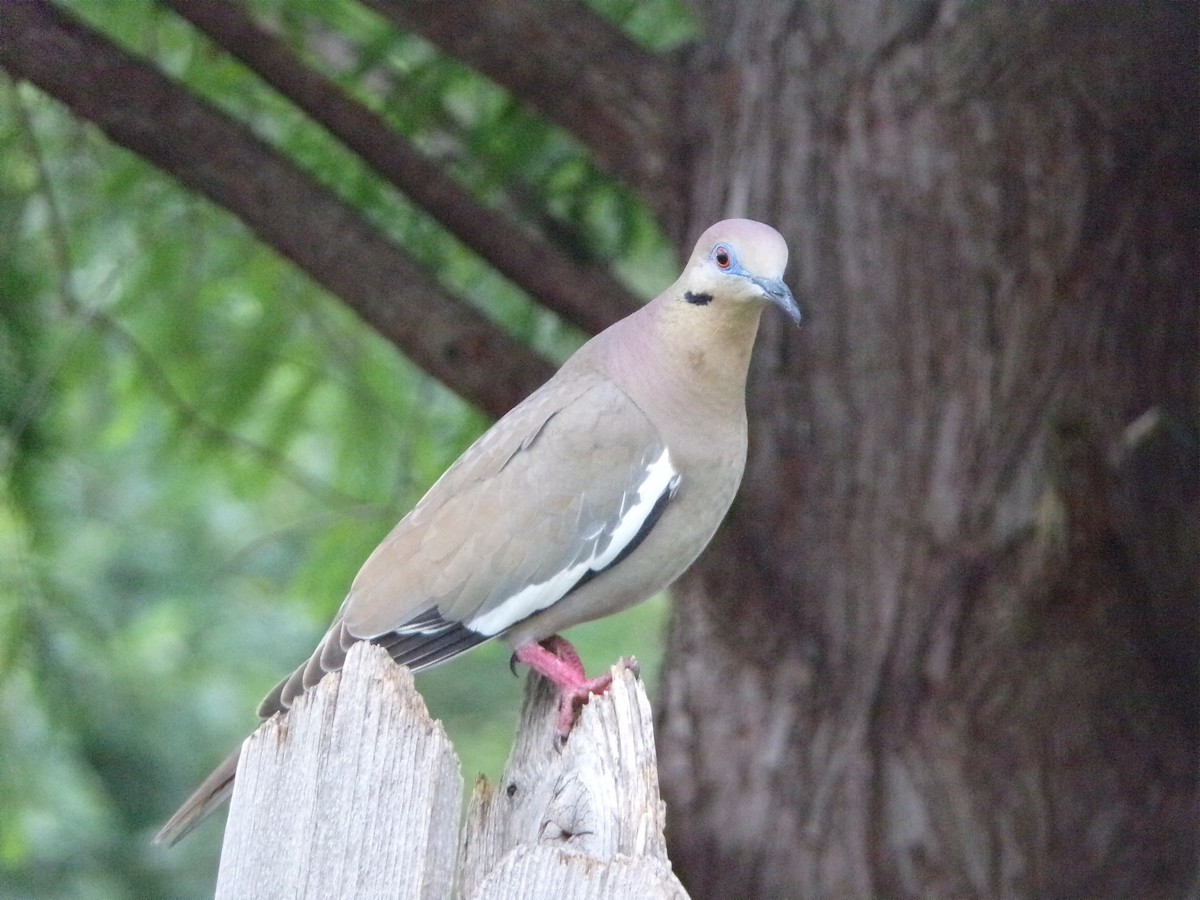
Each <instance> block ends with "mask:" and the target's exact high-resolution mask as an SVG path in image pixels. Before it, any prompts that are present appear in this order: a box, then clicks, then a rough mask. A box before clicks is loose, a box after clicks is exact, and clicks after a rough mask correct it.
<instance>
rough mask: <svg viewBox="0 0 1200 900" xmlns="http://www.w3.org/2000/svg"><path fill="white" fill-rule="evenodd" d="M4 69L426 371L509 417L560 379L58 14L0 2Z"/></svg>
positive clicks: (194, 102)
mask: <svg viewBox="0 0 1200 900" xmlns="http://www.w3.org/2000/svg"><path fill="white" fill-rule="evenodd" d="M0 36H2V39H0V66H2V67H3V68H4V69H5V70H7V71H8V72H9V74H10V75H12V77H13V78H16V79H21V80H27V81H29V82H31V83H32V84H35V85H37V87H39V88H40V89H42V90H44V91H46V92H47V93H48V94H50V95H52V96H54V97H56V98H57V99H58V100H60V101H62V102H63V103H65V104H67V105H68V106H69V107H71V109H72V111H73V112H75V113H76V114H77V115H78V116H80V117H81V118H84V119H87V120H89V121H92V122H94V123H95V124H96V125H98V126H99V127H100V128H102V129H103V130H104V132H105V133H106V134H107V135H108V136H109V137H110V138H111V139H112V140H113V141H115V142H116V143H118V144H121V145H122V146H124V147H127V148H129V149H130V150H132V151H134V152H135V153H138V154H140V155H141V156H143V157H144V158H145V159H147V160H148V161H150V162H152V163H154V164H155V165H157V166H159V167H160V168H162V169H163V170H164V171H166V172H168V173H170V174H171V175H173V176H174V177H175V178H178V179H179V180H180V181H181V182H183V183H184V184H186V185H188V186H189V187H190V188H192V189H193V190H196V191H198V192H199V193H201V194H203V195H204V196H206V197H208V198H209V199H210V200H213V201H214V202H216V203H218V204H220V205H221V206H224V207H225V208H226V209H228V210H229V211H230V212H232V213H233V214H234V215H236V216H237V217H238V218H240V219H241V220H242V221H243V222H245V223H246V225H248V226H249V227H250V228H251V229H252V230H253V231H254V232H255V234H256V235H258V237H259V238H260V239H261V240H262V241H263V242H264V243H266V244H268V245H270V246H271V247H273V248H274V249H275V250H277V251H278V252H279V253H281V254H283V255H284V256H286V257H288V258H289V259H291V260H292V261H293V262H295V263H296V264H297V265H298V266H299V267H300V268H301V269H303V270H304V271H305V272H307V273H308V274H309V275H310V276H311V277H312V278H313V279H314V280H315V281H317V282H318V283H320V284H321V285H323V286H324V287H326V288H327V289H328V290H330V291H331V292H332V293H334V294H337V295H338V296H339V297H341V298H342V299H343V300H344V301H345V302H346V303H347V304H348V305H349V306H350V307H352V308H353V309H354V310H355V311H356V312H357V313H358V314H359V315H361V316H362V317H363V319H365V320H366V321H367V322H368V323H370V325H371V326H372V327H374V328H375V329H376V330H377V331H379V332H380V333H381V334H382V335H384V336H385V337H387V338H388V339H390V340H391V341H393V342H395V343H396V344H397V346H399V347H401V348H403V349H404V351H405V353H407V354H408V355H409V356H410V357H411V358H412V359H413V361H414V362H416V363H417V364H418V365H419V366H421V367H422V368H424V369H425V370H426V371H427V372H429V373H430V374H432V375H434V376H435V377H436V378H438V379H439V380H441V381H443V382H444V383H445V384H447V385H449V386H450V387H451V388H453V389H454V390H455V391H457V392H458V393H460V394H462V395H463V396H464V397H466V398H467V399H469V400H471V401H473V402H474V403H476V404H478V405H479V406H480V407H481V408H483V409H485V410H487V411H488V412H490V413H492V414H493V415H500V414H502V413H504V412H506V411H507V410H508V409H509V408H511V407H512V406H513V405H514V404H515V403H517V402H518V401H519V400H521V399H522V398H523V397H524V396H525V395H527V394H528V393H529V392H530V391H532V390H533V389H534V388H536V387H537V386H538V385H539V384H541V383H542V382H543V381H545V380H546V378H548V377H549V376H550V373H551V372H552V371H553V369H552V367H551V366H550V365H549V363H547V362H546V361H545V360H543V359H542V358H541V357H539V356H538V355H537V354H536V353H534V352H533V351H532V350H530V349H529V348H528V347H526V346H524V345H523V344H521V343H520V342H519V341H517V340H515V339H513V338H512V337H510V336H508V335H507V334H506V333H505V332H504V331H503V330H501V329H499V328H497V327H496V326H495V325H493V324H492V323H491V322H489V321H488V319H487V318H486V317H484V316H483V315H481V314H480V313H478V312H476V311H475V310H473V309H472V308H471V307H470V306H468V305H467V304H465V303H463V302H461V301H458V300H456V299H455V298H453V297H450V296H449V295H447V294H446V292H445V291H443V290H442V289H441V288H440V287H439V286H438V284H437V283H436V281H434V279H433V278H431V277H430V276H429V275H427V274H426V273H425V272H424V271H423V270H422V269H420V268H419V267H418V266H417V265H416V264H415V263H414V262H413V261H412V260H411V259H409V258H408V257H407V256H406V255H405V254H404V253H403V252H402V251H401V250H400V249H399V248H398V247H397V246H396V245H395V244H394V243H392V242H391V241H390V240H389V239H388V238H387V237H386V236H384V235H383V234H382V233H381V232H380V231H379V230H378V229H376V228H375V227H374V226H372V225H371V224H370V223H368V222H367V221H366V220H365V219H364V218H363V217H362V216H361V214H359V213H358V212H357V211H355V210H354V209H353V207H351V206H349V205H348V204H346V203H345V202H343V201H342V200H341V199H340V198H339V197H337V195H336V194H334V193H333V192H332V191H331V190H329V189H328V188H326V187H324V186H323V185H321V184H319V183H318V182H317V181H315V180H314V179H313V178H312V177H311V176H309V175H308V174H306V173H305V172H303V171H301V170H300V169H298V168H297V167H296V166H295V165H294V164H293V163H292V162H290V161H289V160H287V159H286V158H285V157H284V156H282V155H281V154H279V153H278V152H276V151H275V150H273V149H272V148H270V147H268V146H267V145H266V144H264V143H263V142H262V141H260V140H259V139H258V138H257V137H255V136H254V134H253V132H251V131H250V130H249V129H248V128H247V127H246V126H244V125H242V124H240V123H239V122H236V121H235V120H233V119H231V118H229V117H228V116H226V115H225V114H223V113H221V112H220V111H219V110H218V109H216V108H215V107H213V106H212V105H210V104H208V103H206V102H205V101H203V100H201V99H200V98H198V97H196V96H194V95H193V94H192V93H191V92H190V91H188V90H187V89H186V88H184V87H183V86H182V85H180V84H179V83H178V82H176V81H173V80H172V79H170V78H168V77H167V76H165V75H163V74H162V73H161V72H159V71H158V70H157V69H155V68H154V67H153V66H151V65H149V64H148V63H146V62H144V61H142V60H139V59H136V58H134V57H131V56H130V55H129V54H127V53H126V52H125V51H123V50H122V49H121V48H120V47H118V46H117V45H116V44H114V43H112V42H111V41H109V40H108V39H107V38H105V37H104V36H103V35H100V34H98V33H96V32H95V31H93V30H91V29H89V28H88V27H86V26H85V25H83V24H82V23H80V22H78V21H76V20H74V19H73V18H71V17H70V16H68V15H66V14H65V13H63V12H62V11H60V10H59V9H57V8H56V7H55V6H54V5H53V4H49V3H41V2H29V3H2V2H0Z"/></svg>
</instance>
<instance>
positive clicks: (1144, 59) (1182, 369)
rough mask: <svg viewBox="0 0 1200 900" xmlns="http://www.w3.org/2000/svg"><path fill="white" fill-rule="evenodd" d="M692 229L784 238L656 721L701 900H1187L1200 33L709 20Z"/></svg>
mask: <svg viewBox="0 0 1200 900" xmlns="http://www.w3.org/2000/svg"><path fill="white" fill-rule="evenodd" d="M699 5H700V6H701V7H702V8H703V9H702V10H701V12H702V15H703V16H704V17H705V19H706V20H707V21H706V29H705V33H706V34H707V35H708V40H706V42H705V43H703V44H701V45H700V46H699V47H698V48H697V49H696V50H695V51H694V52H693V54H692V55H691V56H690V58H689V59H688V60H687V63H686V64H687V66H688V68H689V70H690V73H689V78H688V79H687V84H688V85H689V93H688V96H687V100H686V103H687V110H686V115H685V116H684V120H685V121H686V122H687V123H688V126H689V134H688V141H687V144H688V146H689V147H690V148H691V151H692V154H693V156H692V158H691V159H690V160H688V161H687V164H688V166H689V169H690V172H691V177H692V179H693V181H692V184H691V202H690V222H689V227H688V228H687V229H685V230H686V231H687V233H688V234H692V235H694V234H696V233H698V232H699V230H700V229H701V227H703V226H704V225H706V224H708V223H709V222H711V221H714V220H716V219H718V218H721V217H724V216H728V215H743V214H744V215H749V216H752V217H754V218H761V219H763V220H765V221H768V222H772V223H774V224H776V225H777V226H778V227H779V228H780V229H781V230H782V231H783V233H784V234H785V235H786V237H787V238H788V240H789V243H790V245H791V248H792V262H791V264H790V267H789V276H788V277H789V281H791V282H792V283H793V284H794V285H796V287H797V288H798V292H797V296H798V297H799V298H800V299H801V302H802V305H804V306H805V307H806V313H807V315H808V322H807V324H806V326H805V329H804V330H803V331H802V332H801V333H800V334H796V333H795V332H793V331H792V330H791V329H790V328H788V326H787V325H786V324H785V323H783V322H782V321H781V320H778V319H777V318H770V320H769V321H764V333H763V334H762V336H761V338H760V346H759V348H758V351H757V354H756V369H755V372H754V377H753V379H752V381H753V383H752V387H751V396H750V418H751V422H752V425H751V427H752V434H751V455H750V463H749V467H748V471H747V474H746V480H745V483H744V485H743V488H742V494H741V498H740V500H739V502H738V504H737V505H736V506H735V508H734V510H733V512H732V514H731V516H730V519H729V521H728V523H727V527H726V528H725V529H724V530H723V532H722V533H721V535H720V536H719V538H718V540H717V541H716V542H715V543H714V545H713V546H712V547H710V549H709V550H708V552H707V553H706V554H705V556H704V557H703V559H702V561H701V562H700V563H699V564H698V565H697V566H696V567H695V568H694V569H693V570H692V572H691V573H690V574H689V575H688V576H686V577H685V579H684V580H683V581H682V582H681V583H680V584H679V585H678V586H677V588H676V592H675V594H676V600H677V605H676V609H677V614H676V616H675V618H674V621H673V625H672V630H671V635H670V650H669V654H668V669H667V671H666V672H665V680H664V690H663V697H662V699H661V701H660V703H659V711H660V719H661V721H660V729H659V737H660V742H661V743H660V761H661V776H662V780H663V785H664V793H665V795H666V798H667V802H668V809H669V819H670V831H669V834H668V838H669V841H670V843H671V847H670V854H671V858H672V859H673V860H674V861H675V864H676V868H677V871H679V872H680V874H681V876H682V878H683V880H684V883H685V884H686V885H687V887H688V889H689V891H690V892H691V893H692V895H693V896H694V897H732V896H737V897H752V896H757V897H771V898H778V897H841V896H854V897H869V896H890V897H906V896H923V897H938V896H940V897H949V896H955V897H965V896H1060V897H1063V896H1088V897H1102V896H1112V897H1132V896H1138V897H1152V896H1163V897H1166V896H1179V895H1181V894H1183V893H1185V892H1186V891H1188V890H1189V889H1190V890H1196V889H1197V886H1198V885H1200V882H1198V881H1197V876H1196V859H1197V852H1198V846H1197V837H1196V835H1197V827H1196V822H1197V820H1198V818H1200V807H1198V802H1197V771H1198V765H1200V761H1198V754H1197V746H1198V744H1197V741H1198V737H1200V735H1198V730H1200V729H1198V722H1197V697H1196V685H1197V684H1198V683H1200V664H1198V661H1197V647H1198V646H1200V625H1198V622H1197V604H1198V600H1197V597H1200V562H1198V561H1200V484H1198V480H1200V476H1198V470H1200V463H1198V459H1197V445H1196V433H1197V428H1196V426H1197V422H1198V419H1200V381H1198V378H1197V372H1198V371H1200V304H1198V302H1197V293H1196V285H1197V284H1198V283H1200V271H1197V270H1198V268H1200V264H1198V260H1200V246H1198V241H1197V216H1196V201H1197V157H1196V153H1197V147H1198V146H1200V143H1198V142H1197V135H1196V129H1197V122H1198V121H1200V118H1198V114H1197V108H1196V106H1197V98H1198V97H1200V89H1198V84H1197V67H1196V65H1195V62H1196V59H1195V48H1196V46H1197V13H1196V7H1194V6H1193V5H1191V4H1167V3H1145V4H1114V5H1102V4H1067V3H1064V4H1059V5H1055V6H1051V5H1046V4H1040V3H1036V4H1035V3H1024V4H1021V3H1017V4H1001V3H993V4H968V3H954V2H950V3H942V4H933V3H918V4H913V3H887V2H875V3H858V2H840V3H839V2H833V0H827V2H811V3H799V2H785V0H775V2H764V3H758V4H736V3H733V2H730V0H709V2H705V3H702V4H699Z"/></svg>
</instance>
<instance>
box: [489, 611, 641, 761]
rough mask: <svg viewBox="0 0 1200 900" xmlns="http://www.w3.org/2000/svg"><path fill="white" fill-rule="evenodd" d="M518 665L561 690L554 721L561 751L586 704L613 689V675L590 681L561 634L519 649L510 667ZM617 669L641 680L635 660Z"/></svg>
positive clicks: (556, 738) (623, 661) (524, 645)
mask: <svg viewBox="0 0 1200 900" xmlns="http://www.w3.org/2000/svg"><path fill="white" fill-rule="evenodd" d="M518 662H521V663H525V664H526V665H528V666H529V667H530V668H532V669H533V670H534V671H535V672H537V673H538V674H539V675H541V676H542V677H543V678H546V679H547V680H549V681H550V682H551V683H552V684H554V685H555V687H557V688H558V713H557V714H556V715H555V718H554V735H555V747H556V748H557V749H559V750H561V749H562V748H563V746H564V745H565V744H566V742H567V737H568V736H569V735H570V734H571V729H572V728H574V727H575V722H576V721H577V720H578V719H579V712H580V710H581V709H582V708H583V704H585V703H587V702H588V698H589V697H591V695H592V694H603V693H604V692H605V691H607V690H608V689H609V687H610V686H611V685H612V679H613V676H612V672H611V671H610V672H607V673H605V674H604V675H601V676H599V677H598V678H588V677H587V676H586V675H585V673H584V669H583V663H582V662H581V661H580V659H579V654H578V653H576V652H575V648H574V647H572V646H571V643H570V641H568V640H566V639H565V638H562V637H559V636H558V635H557V634H554V635H551V636H550V637H548V638H546V639H545V640H543V641H539V642H537V643H533V642H531V643H528V644H523V645H522V646H520V647H518V648H517V650H516V652H515V653H514V654H513V655H512V660H511V661H510V665H515V664H516V663H518ZM617 665H618V666H620V667H622V668H624V669H628V670H629V671H630V672H633V674H634V676H635V677H636V676H640V668H639V666H638V662H637V660H636V659H633V658H632V657H629V658H624V657H623V658H621V659H620V660H618V661H617Z"/></svg>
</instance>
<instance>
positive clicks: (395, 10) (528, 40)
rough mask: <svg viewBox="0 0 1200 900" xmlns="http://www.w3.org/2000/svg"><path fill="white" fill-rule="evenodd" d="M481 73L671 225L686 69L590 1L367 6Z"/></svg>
mask: <svg viewBox="0 0 1200 900" xmlns="http://www.w3.org/2000/svg"><path fill="white" fill-rule="evenodd" d="M362 2H363V4H364V5H365V6H369V7H371V8H372V9H375V10H377V11H378V12H379V13H380V14H381V15H383V16H386V17H387V18H388V19H390V20H392V21H393V22H395V23H396V24H397V25H399V26H400V27H402V28H405V29H408V30H411V31H416V32H417V33H419V34H420V35H422V36H423V37H425V38H426V39H428V40H429V41H431V42H433V43H434V44H437V45H438V46H439V47H441V48H442V49H443V50H444V51H445V52H446V53H449V54H450V55H452V56H455V57H457V58H459V59H461V60H463V61H464V62H466V63H467V64H468V65H470V66H473V67H474V68H476V69H478V70H479V71H480V72H482V73H483V74H485V75H487V76H488V77H489V78H491V79H492V80H494V81H496V82H497V83H499V84H501V85H503V86H504V87H506V88H508V90H510V91H512V93H513V94H515V95H516V96H517V97H518V98H519V99H521V100H523V101H525V102H527V103H529V104H531V105H532V106H534V107H536V108H537V109H539V110H541V111H542V112H543V113H545V115H546V116H547V117H549V118H550V119H551V120H553V121H554V122H556V123H557V124H559V125H561V126H562V127H563V128H566V129H567V130H568V131H570V132H572V133H573V134H575V135H576V136H577V137H578V138H580V139H581V140H582V141H583V142H584V144H586V145H587V146H588V148H589V149H590V150H591V151H592V153H593V155H594V157H595V160H596V162H597V163H598V164H599V165H600V167H601V168H602V169H604V170H605V171H606V172H608V173H609V174H610V175H612V176H613V177H615V178H619V179H621V180H622V181H624V182H625V183H626V184H628V185H630V186H631V187H632V188H633V189H634V190H636V191H637V192H638V194H639V195H640V196H641V197H642V198H643V199H644V200H645V201H646V202H647V203H649V205H650V206H651V208H652V209H653V210H654V211H655V212H656V213H657V214H658V216H659V217H660V219H661V220H662V221H663V222H664V223H667V224H669V223H671V222H673V221H675V220H676V219H677V218H678V217H679V216H680V215H681V214H682V210H683V203H684V197H685V191H684V179H683V168H684V167H683V166H682V165H680V163H679V160H680V158H681V153H680V151H681V148H682V146H683V140H682V138H681V136H680V133H679V128H678V121H679V118H680V117H679V115H678V112H679V109H678V103H677V99H676V98H677V95H678V87H679V78H680V74H679V70H678V68H677V67H676V66H675V65H673V64H672V63H671V61H670V60H669V59H667V58H664V57H662V56H657V55H655V54H653V53H649V52H647V51H645V50H643V49H642V48H640V47H638V46H637V45H636V44H635V43H634V42H633V41H631V40H630V39H629V38H628V37H626V36H625V35H624V34H622V33H621V32H620V31H619V30H617V29H616V28H613V27H612V26H611V25H610V24H609V23H608V22H606V21H604V19H602V18H601V17H600V16H599V15H597V14H596V13H594V12H592V11H591V10H590V9H588V8H587V7H586V6H584V5H583V4H582V3H567V2H563V0H553V2H546V0H486V2H481V0H438V2H436V3H431V2H427V0H362Z"/></svg>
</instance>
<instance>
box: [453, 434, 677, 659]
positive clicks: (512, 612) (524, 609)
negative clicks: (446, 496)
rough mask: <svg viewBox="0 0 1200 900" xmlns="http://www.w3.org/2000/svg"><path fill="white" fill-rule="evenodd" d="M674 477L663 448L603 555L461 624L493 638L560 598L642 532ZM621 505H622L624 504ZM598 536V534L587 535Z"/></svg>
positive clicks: (674, 483)
mask: <svg viewBox="0 0 1200 900" xmlns="http://www.w3.org/2000/svg"><path fill="white" fill-rule="evenodd" d="M678 478H679V473H678V472H676V471H675V467H674V466H673V465H671V457H670V454H669V453H668V452H667V450H666V449H665V448H664V449H663V452H662V453H661V454H660V455H659V457H658V459H656V460H654V462H652V463H650V465H649V466H647V467H646V473H645V477H644V478H643V479H642V483H641V484H640V485H638V489H637V492H636V494H633V495H632V496H634V498H635V499H633V500H632V501H631V502H630V504H629V508H628V510H625V511H623V512H622V513H621V516H620V518H619V519H618V520H617V523H616V527H615V528H614V529H613V531H612V538H611V539H610V540H609V542H608V546H607V547H605V548H604V551H603V552H601V553H596V552H595V551H594V550H593V552H592V555H591V556H590V557H589V558H587V559H585V560H582V561H581V562H578V563H575V564H574V565H571V566H567V568H565V569H563V570H562V571H561V572H559V573H558V574H556V575H554V576H552V577H551V578H549V579H547V580H546V581H543V582H542V583H541V584H531V585H528V586H527V587H524V588H521V590H519V591H517V592H516V593H515V594H513V595H512V596H511V597H509V598H508V599H506V600H503V601H502V602H500V603H498V604H496V605H495V606H494V607H492V608H491V609H490V610H488V611H487V612H485V613H483V614H482V615H479V616H476V617H475V618H473V619H470V620H468V621H466V622H464V623H463V624H464V625H466V626H467V627H468V628H470V629H471V630H472V631H475V632H477V633H479V634H486V635H488V636H492V635H496V634H499V633H500V632H502V631H504V630H505V629H506V628H509V627H511V626H512V625H515V624H516V623H517V622H520V621H521V620H522V619H526V618H528V617H529V616H531V615H533V614H534V613H535V612H538V611H540V610H543V609H546V608H547V607H548V606H551V605H553V604H554V603H556V602H557V601H558V600H560V599H562V597H563V595H565V594H566V593H567V592H568V591H569V590H571V588H573V587H574V586H575V585H576V584H577V583H578V581H579V579H580V578H582V577H583V576H584V575H585V574H587V572H588V571H589V570H593V571H597V572H598V571H600V570H601V569H604V568H605V567H606V566H608V565H610V564H611V563H612V561H613V560H615V559H616V558H617V557H618V556H620V554H621V551H622V550H624V549H625V548H626V547H627V546H628V545H629V542H630V541H632V540H633V539H634V538H635V537H637V535H638V532H640V531H641V530H642V526H643V525H644V524H645V522H646V518H647V517H648V516H649V515H650V513H651V511H652V510H653V509H654V506H655V504H657V503H658V501H659V499H660V498H661V497H662V495H663V494H665V493H667V492H668V491H673V490H674V488H675V485H676V483H677V480H678ZM631 494H632V492H631ZM622 506H625V503H624V502H622ZM598 536H599V533H597V534H596V535H589V537H598Z"/></svg>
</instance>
